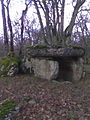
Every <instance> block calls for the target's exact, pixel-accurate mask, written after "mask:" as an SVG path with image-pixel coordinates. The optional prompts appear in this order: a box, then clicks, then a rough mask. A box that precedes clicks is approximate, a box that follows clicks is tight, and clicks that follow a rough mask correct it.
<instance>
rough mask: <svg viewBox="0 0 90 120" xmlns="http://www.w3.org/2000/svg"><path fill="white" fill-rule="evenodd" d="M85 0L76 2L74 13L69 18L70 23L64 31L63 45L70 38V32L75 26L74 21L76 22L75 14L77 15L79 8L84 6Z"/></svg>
mask: <svg viewBox="0 0 90 120" xmlns="http://www.w3.org/2000/svg"><path fill="white" fill-rule="evenodd" d="M85 1H86V0H77V3H76V5H75V7H74V11H73V14H72V18H71V21H70V24H69V25H68V27H67V28H66V29H65V32H64V34H65V37H66V39H65V43H66V42H68V41H69V39H70V38H71V34H72V30H73V27H74V25H75V20H76V17H77V14H78V10H79V8H80V7H81V6H82V5H83V4H84V2H85Z"/></svg>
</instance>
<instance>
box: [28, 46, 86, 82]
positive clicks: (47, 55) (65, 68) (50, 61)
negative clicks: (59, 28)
mask: <svg viewBox="0 0 90 120" xmlns="http://www.w3.org/2000/svg"><path fill="white" fill-rule="evenodd" d="M84 54H85V51H84V49H83V48H79V47H48V48H30V49H28V56H29V57H30V61H31V67H32V70H33V72H34V75H35V76H36V77H38V78H42V79H45V80H49V81H52V80H58V81H61V80H64V81H72V82H73V81H79V80H81V79H82V77H83V72H84V60H83V56H84Z"/></svg>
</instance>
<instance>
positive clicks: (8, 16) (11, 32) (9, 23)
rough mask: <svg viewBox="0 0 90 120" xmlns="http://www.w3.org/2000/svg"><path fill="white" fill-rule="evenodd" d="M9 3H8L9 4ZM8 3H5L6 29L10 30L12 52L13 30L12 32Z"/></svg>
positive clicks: (12, 48)
mask: <svg viewBox="0 0 90 120" xmlns="http://www.w3.org/2000/svg"><path fill="white" fill-rule="evenodd" d="M9 3H10V2H9ZM9 3H7V7H6V8H7V21H8V27H9V30H10V51H12V52H13V51H14V43H13V30H12V24H11V18H10V13H9Z"/></svg>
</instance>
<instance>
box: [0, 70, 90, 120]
mask: <svg viewBox="0 0 90 120" xmlns="http://www.w3.org/2000/svg"><path fill="white" fill-rule="evenodd" d="M89 70H90V69H89ZM87 71H88V70H87ZM5 100H14V101H15V102H16V103H17V104H18V105H21V107H20V110H19V112H18V113H17V114H16V115H15V116H14V117H13V118H12V120H90V71H88V72H87V74H86V78H85V80H83V81H80V82H78V83H71V82H55V81H53V82H48V81H44V80H41V79H37V78H35V77H33V76H30V75H19V76H16V77H3V78H0V104H1V103H3V102H4V101H5Z"/></svg>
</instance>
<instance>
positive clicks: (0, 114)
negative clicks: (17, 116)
mask: <svg viewBox="0 0 90 120" xmlns="http://www.w3.org/2000/svg"><path fill="white" fill-rule="evenodd" d="M16 106H17V104H16V103H15V102H14V101H12V100H11V101H5V102H4V103H3V104H1V105H0V120H4V119H5V115H8V114H9V113H11V112H12V109H13V108H15V107H16Z"/></svg>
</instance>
